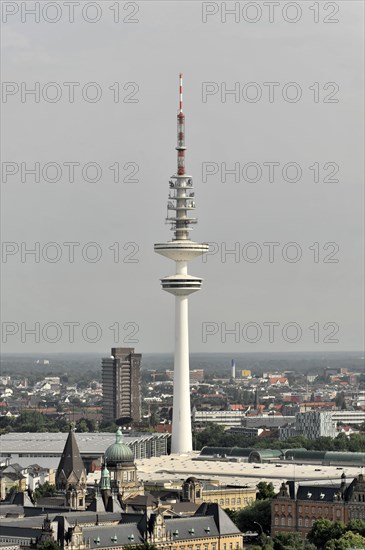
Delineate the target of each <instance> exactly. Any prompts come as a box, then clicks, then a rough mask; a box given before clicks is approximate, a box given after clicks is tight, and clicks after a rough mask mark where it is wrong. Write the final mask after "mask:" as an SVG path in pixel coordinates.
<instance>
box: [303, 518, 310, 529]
mask: <svg viewBox="0 0 365 550" xmlns="http://www.w3.org/2000/svg"><path fill="white" fill-rule="evenodd" d="M304 526H305V527H309V521H308V518H305V521H304Z"/></svg>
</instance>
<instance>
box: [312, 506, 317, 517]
mask: <svg viewBox="0 0 365 550" xmlns="http://www.w3.org/2000/svg"><path fill="white" fill-rule="evenodd" d="M315 513H316V509H315V507H314V506H312V514H313V515H314V514H315Z"/></svg>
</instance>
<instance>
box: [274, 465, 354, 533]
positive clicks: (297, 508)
mask: <svg viewBox="0 0 365 550" xmlns="http://www.w3.org/2000/svg"><path fill="white" fill-rule="evenodd" d="M322 518H325V519H329V520H330V521H343V522H344V523H347V522H348V521H351V520H352V519H362V520H365V480H364V476H363V474H359V475H358V476H357V477H355V478H354V479H353V480H352V481H351V483H349V484H348V483H347V480H346V477H345V474H344V473H343V474H342V476H341V479H340V480H334V481H331V480H327V481H326V482H324V483H321V484H318V485H317V484H313V483H310V482H302V483H301V482H299V483H296V482H294V481H287V482H286V483H285V482H283V483H282V485H281V487H280V491H279V493H278V494H277V495H276V496H275V497H274V499H273V501H272V504H271V534H272V535H276V534H278V533H287V532H298V533H299V534H300V535H301V537H302V538H303V539H304V538H305V537H306V536H307V534H308V532H309V531H310V529H311V527H312V525H313V524H314V522H315V521H316V520H317V519H322Z"/></svg>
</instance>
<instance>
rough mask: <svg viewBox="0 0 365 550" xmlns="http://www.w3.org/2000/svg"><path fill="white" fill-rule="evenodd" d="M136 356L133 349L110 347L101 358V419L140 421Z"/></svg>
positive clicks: (138, 357) (137, 356)
mask: <svg viewBox="0 0 365 550" xmlns="http://www.w3.org/2000/svg"><path fill="white" fill-rule="evenodd" d="M141 358H142V355H141V354H140V353H134V348H112V350H111V357H106V358H104V359H102V383H103V420H104V421H106V422H108V421H113V420H117V419H119V418H125V419H127V418H131V419H132V421H133V422H139V421H140V419H141V392H140V368H141Z"/></svg>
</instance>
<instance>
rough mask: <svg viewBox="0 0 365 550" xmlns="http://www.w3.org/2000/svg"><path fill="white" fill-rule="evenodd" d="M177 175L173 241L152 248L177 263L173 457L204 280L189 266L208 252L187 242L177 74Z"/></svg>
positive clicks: (189, 192) (186, 430)
mask: <svg viewBox="0 0 365 550" xmlns="http://www.w3.org/2000/svg"><path fill="white" fill-rule="evenodd" d="M176 150H177V173H176V174H174V175H173V176H171V179H170V181H169V196H168V203H167V218H166V222H167V223H168V224H170V225H171V230H172V231H173V233H174V237H173V239H172V240H171V241H168V242H166V243H158V244H155V247H154V249H155V252H157V253H158V254H162V256H165V257H166V258H169V259H170V260H173V261H174V262H175V263H176V274H175V275H170V276H168V277H164V278H163V279H161V284H162V288H163V290H165V291H166V292H169V293H170V294H173V295H174V296H175V359H174V397H173V416H172V441H171V452H172V453H178V454H181V453H187V452H190V451H192V448H193V444H192V433H191V412H190V385H189V324H188V296H189V294H192V293H193V292H196V291H197V290H200V288H201V286H202V282H203V280H202V279H201V278H199V277H193V276H192V275H188V262H189V261H190V260H192V259H193V258H196V257H197V256H201V255H202V254H204V253H205V252H208V249H209V246H208V245H207V244H199V243H196V242H193V241H192V240H190V238H189V234H190V231H191V230H192V228H191V225H192V224H196V223H197V219H196V218H194V217H191V216H190V215H189V212H190V211H192V210H194V209H195V201H194V191H193V180H192V178H191V176H189V175H188V174H186V173H185V151H186V147H185V115H184V113H183V104H182V75H181V74H180V104H179V111H178V114H177V147H176Z"/></svg>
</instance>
